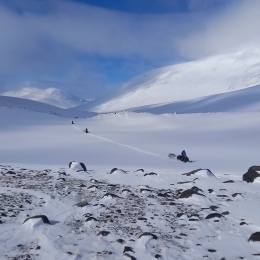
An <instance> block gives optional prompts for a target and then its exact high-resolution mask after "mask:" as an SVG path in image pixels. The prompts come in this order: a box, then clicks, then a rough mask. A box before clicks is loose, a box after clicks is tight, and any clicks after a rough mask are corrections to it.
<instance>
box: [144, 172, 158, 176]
mask: <svg viewBox="0 0 260 260" xmlns="http://www.w3.org/2000/svg"><path fill="white" fill-rule="evenodd" d="M148 175H158V174H157V173H155V172H150V173H145V174H144V176H148Z"/></svg>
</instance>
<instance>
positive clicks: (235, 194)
mask: <svg viewBox="0 0 260 260" xmlns="http://www.w3.org/2000/svg"><path fill="white" fill-rule="evenodd" d="M237 195H241V196H242V193H234V194H232V197H234V198H235V197H236V196H237Z"/></svg>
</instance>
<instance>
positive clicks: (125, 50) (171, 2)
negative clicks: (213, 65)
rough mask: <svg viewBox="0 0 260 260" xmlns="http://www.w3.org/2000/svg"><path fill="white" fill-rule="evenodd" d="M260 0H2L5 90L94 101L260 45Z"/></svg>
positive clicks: (0, 77)
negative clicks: (154, 76)
mask: <svg viewBox="0 0 260 260" xmlns="http://www.w3.org/2000/svg"><path fill="white" fill-rule="evenodd" d="M259 11H260V1H258V0H110V1H108V0H76V1H75V0H74V1H72V0H9V1H5V0H0V57H1V59H0V93H1V92H5V91H10V90H19V89H21V88H24V87H37V88H48V87H56V88H61V89H65V90H68V91H70V92H71V93H74V94H76V95H80V96H81V97H84V98H96V97H98V96H102V95H103V94H105V93H107V92H109V91H111V90H113V89H114V88H116V87H120V86H122V85H123V84H124V83H125V82H127V81H128V80H130V79H131V78H133V77H135V76H137V75H139V74H142V73H144V72H146V71H149V70H151V69H154V68H159V67H163V66H167V65H172V64H176V63H180V62H185V61H190V60H195V59H199V58H202V57H205V56H209V55H214V54H217V53H222V52H224V51H229V50H231V49H234V48H241V47H244V46H251V45H259V43H260V36H259V35H258V34H257V31H258V25H259V23H260V17H259V15H258V14H259Z"/></svg>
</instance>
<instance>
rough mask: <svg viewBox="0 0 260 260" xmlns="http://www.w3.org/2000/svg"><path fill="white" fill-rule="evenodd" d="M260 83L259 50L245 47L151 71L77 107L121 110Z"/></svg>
mask: <svg viewBox="0 0 260 260" xmlns="http://www.w3.org/2000/svg"><path fill="white" fill-rule="evenodd" d="M258 84H260V50H259V49H245V50H243V51H237V52H233V53H228V54H222V55H218V56H213V57H208V58H204V59H201V60H196V61H192V62H187V63H182V64H177V65H173V66H169V67H165V68H161V69H156V70H152V71H150V72H148V73H145V74H143V75H141V76H139V77H136V78H134V79H133V80H131V81H130V82H129V83H127V84H126V85H125V86H124V87H122V88H120V89H118V90H117V91H115V92H113V93H110V94H109V95H107V96H104V97H102V98H100V99H97V100H95V101H93V102H90V103H88V104H85V105H82V106H80V109H86V110H92V111H96V112H108V111H118V110H124V109H128V108H131V107H138V106H144V105H154V104H161V103H169V102H176V101H183V100H190V99H194V98H198V97H205V96H209V95H213V94H219V93H226V92H230V91H235V90H239V89H244V88H248V87H252V86H256V85H258Z"/></svg>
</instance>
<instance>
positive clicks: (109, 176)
mask: <svg viewBox="0 0 260 260" xmlns="http://www.w3.org/2000/svg"><path fill="white" fill-rule="evenodd" d="M70 166H73V167H74V168H73V167H71V168H64V169H58V170H52V169H45V170H31V169H25V168H20V167H12V166H8V165H1V166H0V227H1V232H0V258H1V259H47V258H48V259H115V260H116V259H131V260H134V259H139V260H144V259H196V260H198V259H221V260H224V259H226V260H228V259H259V258H260V232H259V231H260V222H259V213H260V210H259V202H260V195H259V187H260V186H259V184H260V182H258V179H257V177H259V176H257V175H256V174H254V176H256V177H255V178H253V183H250V182H248V183H247V182H246V181H243V178H245V177H242V175H243V173H241V175H240V176H236V175H231V174H226V175H223V176H216V175H214V174H213V173H212V172H211V171H210V170H208V169H196V170H194V171H192V172H188V173H182V174H178V175H173V174H171V175H167V174H164V173H162V172H160V173H158V172H146V171H145V170H144V169H137V170H134V171H126V170H125V169H124V170H123V169H117V168H114V169H112V170H111V169H107V170H104V171H103V172H102V171H100V170H99V171H95V170H92V171H87V170H86V168H84V167H83V168H82V169H81V168H80V167H81V166H82V165H80V164H78V165H72V164H70ZM254 170H256V171H255V172H256V173H257V174H258V172H257V171H258V168H254ZM250 176H251V175H250ZM130 179H131V182H130ZM133 179H134V180H135V184H134V185H132V184H133ZM158 179H160V180H161V179H162V180H163V181H164V182H165V185H162V183H163V182H160V183H161V184H160V185H159V184H158V182H157V180H158ZM251 179H252V178H251ZM128 183H131V185H130V184H128ZM145 183H146V184H145ZM154 184H156V185H154Z"/></svg>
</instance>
